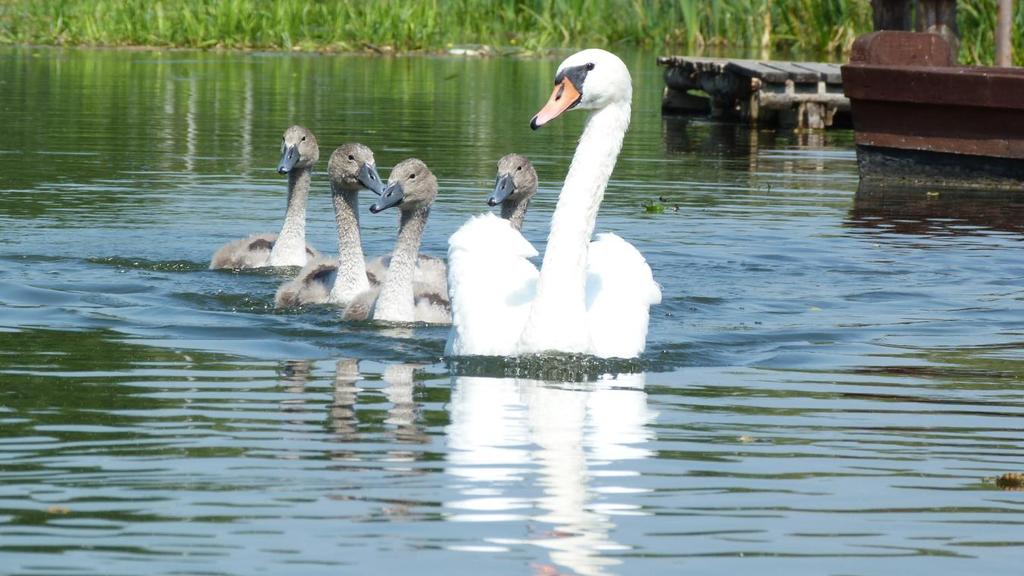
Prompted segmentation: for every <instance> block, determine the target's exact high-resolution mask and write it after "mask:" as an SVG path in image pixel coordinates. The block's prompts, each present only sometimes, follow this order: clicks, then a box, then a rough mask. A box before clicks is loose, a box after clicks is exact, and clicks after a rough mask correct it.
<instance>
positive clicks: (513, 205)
mask: <svg viewBox="0 0 1024 576" xmlns="http://www.w3.org/2000/svg"><path fill="white" fill-rule="evenodd" d="M529 206H530V195H527V197H526V198H525V199H524V200H513V199H511V198H506V199H505V200H504V201H502V203H501V217H502V218H504V219H506V220H508V221H509V224H511V225H512V227H513V228H515V229H516V230H522V229H523V219H524V218H526V209H527V208H528V207H529Z"/></svg>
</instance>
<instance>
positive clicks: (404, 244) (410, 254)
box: [373, 205, 430, 322]
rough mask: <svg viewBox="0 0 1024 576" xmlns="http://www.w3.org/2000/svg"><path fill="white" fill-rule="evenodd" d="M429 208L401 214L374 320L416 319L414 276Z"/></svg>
mask: <svg viewBox="0 0 1024 576" xmlns="http://www.w3.org/2000/svg"><path fill="white" fill-rule="evenodd" d="M429 215H430V206H429V205H428V206H423V207H420V208H417V209H414V210H410V211H403V212H402V217H401V224H400V225H399V229H398V240H397V241H396V242H395V251H394V252H393V253H392V254H391V265H390V266H389V267H388V274H387V278H385V280H384V285H383V286H381V290H380V296H378V297H377V306H376V308H375V309H374V313H373V318H374V320H385V321H391V322H412V321H413V320H414V319H415V303H414V301H413V300H414V293H413V283H412V280H413V275H414V274H415V271H416V260H417V258H418V257H419V251H420V242H421V241H422V239H423V229H424V227H426V225H427V216H429Z"/></svg>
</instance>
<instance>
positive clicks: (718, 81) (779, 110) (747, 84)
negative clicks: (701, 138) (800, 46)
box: [658, 56, 850, 129]
mask: <svg viewBox="0 0 1024 576" xmlns="http://www.w3.org/2000/svg"><path fill="white" fill-rule="evenodd" d="M658 64H659V65H660V66H663V67H664V68H665V73H664V77H665V95H664V98H663V100H662V112H663V113H669V114H671V113H694V112H697V113H710V114H711V116H712V117H713V118H733V119H738V120H743V121H747V122H750V123H754V124H768V125H774V126H778V127H780V128H796V129H804V128H810V129H822V128H828V127H830V126H833V125H834V124H835V123H836V122H837V120H838V119H839V117H848V115H849V111H850V100H849V99H848V98H847V97H846V96H844V95H843V80H842V74H841V72H840V68H839V65H838V64H824V63H821V62H777V61H771V60H763V61H762V60H734V59H724V58H694V57H689V56H662V57H660V58H658Z"/></svg>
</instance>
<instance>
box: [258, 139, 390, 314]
mask: <svg viewBox="0 0 1024 576" xmlns="http://www.w3.org/2000/svg"><path fill="white" fill-rule="evenodd" d="M327 174H328V176H329V177H330V181H331V198H332V200H333V201H334V218H335V220H336V222H337V225H338V258H337V259H334V258H324V257H321V258H316V259H314V260H313V261H312V262H310V263H309V264H306V266H305V267H304V268H303V269H302V270H301V271H300V272H299V274H298V276H296V277H295V279H293V280H290V281H288V282H285V283H284V284H282V285H281V287H280V288H278V289H277V294H275V296H274V306H276V307H277V308H287V307H291V306H301V305H305V304H327V303H330V304H337V305H339V306H347V305H348V304H349V303H350V302H352V300H353V299H355V297H356V296H358V295H359V294H361V293H363V292H366V291H367V290H369V289H370V287H371V285H375V284H379V278H378V277H375V276H372V275H369V276H368V275H367V270H366V267H367V264H366V261H365V260H363V244H362V240H361V238H360V236H359V213H358V210H359V191H360V190H363V189H367V190H371V191H373V192H374V193H376V194H378V195H380V194H381V193H382V192H383V191H384V186H383V185H382V184H381V180H380V175H378V174H377V165H376V161H375V160H374V158H373V151H371V150H370V149H369V148H367V147H366V146H363V145H362V144H356V143H353V144H342V145H341V146H338V148H337V149H335V150H334V153H332V154H331V159H330V160H329V161H328V162H327ZM380 277H383V274H382V275H381V276H380Z"/></svg>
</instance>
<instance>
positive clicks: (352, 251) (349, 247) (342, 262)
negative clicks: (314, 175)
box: [329, 188, 370, 304]
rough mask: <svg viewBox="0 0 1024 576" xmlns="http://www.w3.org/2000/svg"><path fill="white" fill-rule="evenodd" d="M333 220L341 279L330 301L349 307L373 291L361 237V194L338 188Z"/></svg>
mask: <svg viewBox="0 0 1024 576" xmlns="http://www.w3.org/2000/svg"><path fill="white" fill-rule="evenodd" d="M332 199H333V200H334V219H335V221H336V222H337V224H338V276H337V278H336V279H335V280H334V286H332V287H331V295H330V297H329V300H330V301H331V302H335V303H343V304H347V303H348V302H351V301H352V299H353V298H355V297H356V295H357V294H360V293H361V292H364V291H366V290H369V289H370V282H369V280H367V278H366V260H365V259H364V257H363V243H362V239H361V238H360V236H359V191H358V190H340V189H338V188H335V190H334V194H333V195H332Z"/></svg>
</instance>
